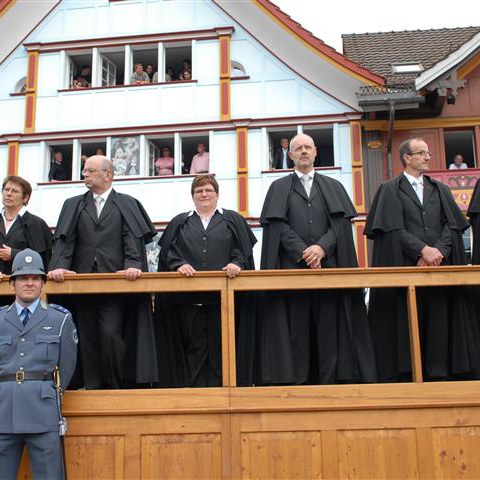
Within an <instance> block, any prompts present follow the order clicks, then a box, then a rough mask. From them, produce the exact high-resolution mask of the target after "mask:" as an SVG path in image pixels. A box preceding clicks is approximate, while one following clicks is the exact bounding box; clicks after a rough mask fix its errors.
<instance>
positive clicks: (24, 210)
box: [2, 205, 27, 218]
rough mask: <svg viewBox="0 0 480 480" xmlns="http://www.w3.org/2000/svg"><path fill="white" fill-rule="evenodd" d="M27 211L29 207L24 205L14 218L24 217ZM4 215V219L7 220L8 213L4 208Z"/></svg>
mask: <svg viewBox="0 0 480 480" xmlns="http://www.w3.org/2000/svg"><path fill="white" fill-rule="evenodd" d="M26 211H27V207H26V206H25V205H23V206H22V208H21V209H20V210H19V211H18V213H17V214H16V215H15V217H14V218H17V217H18V216H20V217H23V216H24V215H25V212H26ZM2 215H3V217H4V218H7V211H6V210H5V207H3V208H2Z"/></svg>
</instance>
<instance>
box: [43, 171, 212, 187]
mask: <svg viewBox="0 0 480 480" xmlns="http://www.w3.org/2000/svg"><path fill="white" fill-rule="evenodd" d="M197 175H203V174H202V173H199V174H195V173H192V174H191V173H185V174H183V175H151V176H148V177H142V176H140V175H131V176H128V177H122V176H120V175H116V176H115V177H114V180H113V181H114V183H115V182H125V181H127V182H138V181H140V180H141V181H145V180H159V179H162V178H165V179H168V180H172V179H173V180H175V179H179V178H189V179H191V178H194V177H196V176H197ZM208 175H213V176H215V174H214V173H209V174H208ZM83 183H84V182H83V180H56V181H53V182H38V183H37V185H38V186H39V187H46V186H51V185H79V184H83Z"/></svg>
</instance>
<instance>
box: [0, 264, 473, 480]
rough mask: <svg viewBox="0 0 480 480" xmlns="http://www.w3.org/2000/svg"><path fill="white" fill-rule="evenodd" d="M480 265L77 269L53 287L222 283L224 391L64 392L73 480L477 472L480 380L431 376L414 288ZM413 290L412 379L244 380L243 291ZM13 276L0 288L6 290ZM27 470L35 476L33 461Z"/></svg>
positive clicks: (166, 287)
mask: <svg viewBox="0 0 480 480" xmlns="http://www.w3.org/2000/svg"><path fill="white" fill-rule="evenodd" d="M479 283H480V267H438V268H435V269H433V268H402V269H341V270H328V271H327V270H323V271H322V270H320V271H308V272H306V271H280V272H278V271H277V272H268V271H263V272H242V273H241V275H240V276H239V277H238V278H236V279H234V280H229V279H227V278H226V276H225V274H222V273H220V272H213V273H212V272H209V273H207V272H203V273H200V274H199V275H196V276H195V277H194V278H184V277H181V276H180V275H178V274H175V273H167V274H146V275H144V276H143V277H142V278H141V279H140V280H138V281H136V282H127V281H125V280H123V279H122V278H121V277H120V276H119V275H115V274H103V275H77V276H72V277H70V278H69V279H68V280H67V281H66V282H64V283H63V284H54V283H53V282H51V283H48V284H47V293H49V294H52V293H67V294H72V295H75V294H79V293H99V294H100V293H103V292H114V293H122V292H133V291H135V292H156V291H212V290H213V291H219V292H220V294H221V299H222V380H223V387H221V388H210V389H171V390H170V389H163V390H162V389H151V390H115V391H75V392H67V393H66V395H65V413H66V414H67V416H68V418H69V427H70V428H69V432H68V435H67V437H66V445H67V457H68V473H69V478H70V480H71V479H89V480H90V479H102V480H103V479H106V480H109V479H174V478H175V479H212V478H224V479H231V478H234V479H237V478H246V479H253V478H259V479H277V478H284V479H294V478H298V479H310V478H330V479H334V478H354V479H386V478H389V479H399V478H422V479H431V478H439V479H440V478H442V479H454V478H459V479H460V478H461V479H478V478H480V382H478V381H473V382H438V383H423V378H422V366H421V345H420V341H419V336H418V322H417V309H416V295H415V292H416V288H417V287H423V286H432V287H434V286H439V285H455V286H461V285H477V284H479ZM367 286H375V287H381V288H386V287H389V286H395V287H403V288H406V290H407V292H408V294H407V301H408V312H409V328H410V338H411V355H412V365H413V372H414V380H415V381H414V383H405V384H378V385H331V386H309V387H257V388H239V387H236V366H235V319H234V310H235V309H234V302H235V292H238V291H248V290H285V289H309V288H327V289H328V288H358V287H367ZM7 291H8V290H7V285H5V282H1V283H0V295H1V294H2V293H6V292H7ZM19 478H31V477H30V476H29V474H28V466H27V464H26V463H25V462H24V464H23V466H22V471H21V473H20V475H19Z"/></svg>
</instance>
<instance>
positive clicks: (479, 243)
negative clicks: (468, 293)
mask: <svg viewBox="0 0 480 480" xmlns="http://www.w3.org/2000/svg"><path fill="white" fill-rule="evenodd" d="M467 216H468V218H469V219H470V225H471V226H472V232H473V244H472V263H473V264H474V265H479V264H480V182H479V181H477V183H476V185H475V189H474V190H473V193H472V199H471V200H470V205H469V206H468V212H467Z"/></svg>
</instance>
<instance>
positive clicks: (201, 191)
mask: <svg viewBox="0 0 480 480" xmlns="http://www.w3.org/2000/svg"><path fill="white" fill-rule="evenodd" d="M202 193H206V194H207V195H212V194H214V193H217V192H215V190H214V189H213V188H202V189H199V190H195V191H194V192H193V194H194V195H201V194H202Z"/></svg>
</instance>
